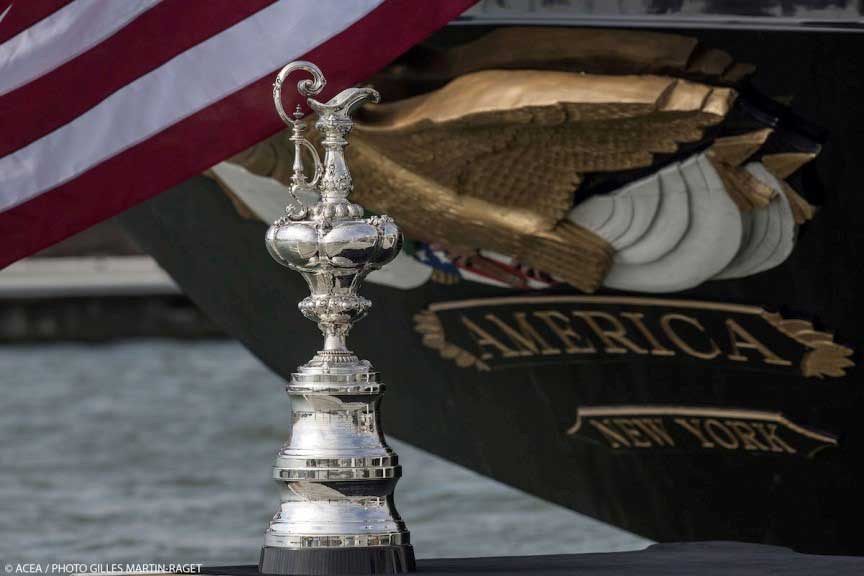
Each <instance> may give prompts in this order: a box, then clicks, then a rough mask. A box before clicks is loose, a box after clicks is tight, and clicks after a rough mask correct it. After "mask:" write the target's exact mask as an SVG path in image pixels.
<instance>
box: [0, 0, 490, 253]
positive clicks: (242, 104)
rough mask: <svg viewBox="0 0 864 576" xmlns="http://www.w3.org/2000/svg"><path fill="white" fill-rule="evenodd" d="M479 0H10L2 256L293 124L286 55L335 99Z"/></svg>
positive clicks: (5, 30)
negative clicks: (285, 115) (310, 65)
mask: <svg viewBox="0 0 864 576" xmlns="http://www.w3.org/2000/svg"><path fill="white" fill-rule="evenodd" d="M475 1H476V0H440V1H437V0H436V1H428V0H242V1H240V0H199V1H194V0H161V1H160V0H0V268H2V267H4V266H6V265H8V264H10V263H12V262H14V261H15V260H18V259H20V258H23V257H24V256H27V255H29V254H32V253H34V252H36V251H38V250H40V249H42V248H44V247H46V246H49V245H50V244H53V243H55V242H58V241H60V240H62V239H63V238H65V237H67V236H70V235H72V234H74V233H76V232H79V231H81V230H83V229H85V228H87V227H88V226H90V225H92V224H95V223H97V222H99V221H101V220H104V219H106V218H109V217H111V216H113V215H115V214H117V213H119V212H121V211H123V210H125V209H126V208H128V207H130V206H133V205H134V204H137V203H139V202H141V201H143V200H146V199H147V198H150V197H152V196H154V195H155V194H158V193H159V192H161V191H163V190H165V189H167V188H169V187H171V186H173V185H175V184H178V183H180V182H182V181H183V180H185V179H187V178H189V177H191V176H193V175H195V174H198V173H200V172H202V171H203V170H205V169H207V168H208V167H210V166H212V165H213V164H216V163H217V162H219V161H221V160H223V159H225V158H227V157H228V156H231V155H232V154H235V153H237V152H239V151H241V150H243V149H245V148H247V147H248V146H250V145H252V144H254V143H255V142H258V141H260V140H261V139H263V138H266V137H267V136H270V135H272V134H274V133H275V132H276V131H278V130H279V129H281V128H283V127H284V125H283V124H282V123H281V120H279V118H278V116H277V115H276V112H275V109H274V107H273V103H272V83H273V80H274V78H275V75H276V73H277V72H278V71H279V70H280V69H281V68H282V67H283V66H284V65H285V64H287V63H288V62H290V61H292V60H300V59H302V60H309V61H312V62H314V63H315V64H317V65H318V66H319V67H320V68H321V70H322V71H323V72H324V74H325V76H326V77H327V88H326V89H325V91H324V93H322V94H321V95H320V96H319V98H322V99H326V98H329V97H330V96H332V95H333V94H335V93H336V92H338V91H339V90H342V89H344V88H346V87H348V86H351V85H353V84H355V83H357V82H360V81H362V80H364V79H366V78H368V77H369V76H370V75H371V74H373V73H374V72H375V71H377V70H378V69H380V68H382V67H383V66H385V65H386V64H388V63H389V62H390V61H392V60H393V59H394V58H396V57H397V56H398V55H399V54H401V53H402V52H404V51H405V50H407V49H408V48H410V47H411V46H413V45H414V44H416V43H418V42H419V41H420V40H422V39H423V38H425V37H426V36H428V35H429V34H431V33H432V32H434V31H435V30H436V29H438V28H440V27H441V26H443V25H445V24H446V23H447V22H448V21H450V20H451V19H453V18H454V17H456V16H457V15H459V14H460V13H461V12H463V11H464V10H466V9H467V8H468V7H470V6H471V5H472V4H473V3H474V2H475ZM4 4H7V5H6V6H4ZM299 79H300V77H299V75H298V80H299ZM289 80H290V79H289ZM284 98H285V108H286V109H288V110H290V109H291V108H293V106H294V103H300V102H301V98H300V96H299V95H296V94H295V93H294V91H291V90H288V91H285V92H284ZM292 98H293V99H294V102H291V99H292Z"/></svg>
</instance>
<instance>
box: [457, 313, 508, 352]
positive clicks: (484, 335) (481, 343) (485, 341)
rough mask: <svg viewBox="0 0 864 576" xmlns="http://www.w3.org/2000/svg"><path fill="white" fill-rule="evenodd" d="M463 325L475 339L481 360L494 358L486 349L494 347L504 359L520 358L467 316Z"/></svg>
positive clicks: (463, 317)
mask: <svg viewBox="0 0 864 576" xmlns="http://www.w3.org/2000/svg"><path fill="white" fill-rule="evenodd" d="M462 324H464V325H465V327H466V328H468V331H469V332H470V333H471V336H472V337H473V338H474V341H475V342H476V343H477V347H478V348H480V358H482V359H484V360H488V359H489V358H492V353H491V352H487V351H486V350H485V349H484V347H489V346H491V347H493V348H495V349H497V350H498V351H499V352H500V353H501V356H503V357H504V358H512V357H514V356H519V355H520V354H519V353H518V352H516V351H515V350H511V349H510V348H508V347H507V346H506V345H504V343H502V342H501V341H499V340H498V339H496V338H495V337H494V336H492V335H491V334H489V333H488V332H486V331H485V330H483V329H482V328H480V327H479V326H478V325H477V324H475V323H474V322H473V321H471V320H469V319H468V318H466V317H465V316H462Z"/></svg>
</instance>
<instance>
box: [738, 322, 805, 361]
mask: <svg viewBox="0 0 864 576" xmlns="http://www.w3.org/2000/svg"><path fill="white" fill-rule="evenodd" d="M726 328H727V330H728V332H729V344H730V346H731V348H732V351H731V354H729V359H730V360H734V361H736V362H746V361H747V360H749V358H747V356H744V355H742V354H741V350H740V349H741V348H749V349H751V350H756V351H757V352H759V353H760V354H761V355H762V360H763V361H764V362H765V363H766V364H776V365H778V366H791V365H792V363H791V362H789V361H788V360H784V359H783V358H780V357H779V356H777V355H776V354H775V353H774V352H772V351H771V350H769V349H768V347H767V346H765V345H764V344H762V342H760V341H759V340H757V339H756V338H755V337H754V336H753V335H752V334H750V333H749V332H747V330H745V329H744V328H743V327H742V326H741V325H740V324H738V323H737V322H735V320H732V319H731V318H727V319H726Z"/></svg>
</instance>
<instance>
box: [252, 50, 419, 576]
mask: <svg viewBox="0 0 864 576" xmlns="http://www.w3.org/2000/svg"><path fill="white" fill-rule="evenodd" d="M294 71H304V72H306V73H308V74H310V75H311V76H312V79H311V80H309V79H304V80H301V81H300V82H299V83H298V84H297V89H298V91H299V92H300V93H301V94H302V95H303V96H306V97H307V102H308V104H309V106H310V107H311V108H312V110H313V111H314V112H315V113H316V114H317V121H316V123H315V127H316V128H317V129H318V132H319V134H320V136H321V145H322V146H323V148H324V151H325V153H324V159H323V161H321V160H320V157H319V155H318V152H317V151H316V148H315V146H314V145H313V144H312V143H311V142H310V141H309V140H308V139H307V138H306V137H305V131H306V125H305V123H304V121H303V114H302V112H301V111H300V107H299V106H298V107H297V110H296V111H295V112H294V114H293V117H290V116H289V115H288V114H286V113H285V110H284V109H283V107H282V101H281V91H282V83H283V82H284V81H285V79H286V77H287V76H288V75H289V74H291V73H292V72H294ZM324 84H325V80H324V76H323V74H322V73H321V71H320V70H319V69H318V68H317V67H316V66H315V65H314V64H311V63H309V62H292V63H291V64H288V65H287V66H285V67H284V68H283V69H282V70H281V71H280V72H279V75H278V76H277V78H276V82H275V84H274V86H273V99H274V101H275V103H276V110H277V112H278V113H279V116H280V117H281V118H282V119H283V120H284V121H285V122H286V123H287V124H288V125H289V126H290V127H291V128H292V130H293V132H292V136H291V141H292V142H293V143H294V152H295V154H294V165H293V168H294V170H293V176H292V182H291V186H290V190H291V196H292V198H293V201H294V204H292V205H289V206H288V208H286V215H285V216H283V217H282V218H280V219H279V220H277V221H276V222H274V223H273V225H272V226H271V227H270V228H269V229H268V230H267V237H266V244H267V249H268V251H269V252H270V254H271V256H273V258H274V259H275V260H276V261H277V262H278V263H279V264H282V265H283V266H287V267H288V268H291V269H292V270H296V271H298V272H300V274H301V275H302V276H303V278H304V279H305V280H306V282H307V284H309V290H310V292H311V294H310V295H309V296H308V297H306V298H305V299H304V300H303V301H301V302H300V304H299V308H300V311H301V312H302V313H303V315H304V316H306V317H307V318H309V319H310V320H313V321H315V322H316V323H317V324H318V328H319V329H320V330H321V332H322V333H323V335H324V348H323V349H322V350H320V351H319V352H318V353H317V354H316V355H315V357H314V358H312V360H310V361H309V362H307V363H306V364H304V365H302V366H300V367H299V368H298V369H297V372H296V373H294V374H293V375H292V377H291V380H290V382H289V383H288V384H287V386H286V389H287V392H288V394H289V395H290V396H291V411H292V414H291V436H290V439H289V440H288V441H287V442H286V443H285V444H284V446H283V447H282V449H281V450H280V451H279V454H278V456H277V457H276V463H275V465H274V467H273V476H274V478H275V480H276V482H277V483H278V484H279V489H280V498H281V504H280V506H279V511H278V512H277V513H276V515H275V516H274V517H273V520H272V521H271V522H270V526H269V528H268V529H267V533H266V536H265V543H264V548H263V549H262V551H261V558H260V561H259V571H260V572H261V573H264V574H333V573H354V574H376V573H401V572H410V571H413V570H414V552H413V549H412V547H411V545H410V542H409V533H408V530H407V529H406V528H405V524H404V522H403V521H402V519H401V518H400V517H399V514H398V513H397V512H396V508H395V505H394V503H393V490H394V488H395V486H396V482H397V481H398V479H399V477H400V475H401V467H400V466H399V463H398V458H397V456H396V454H395V453H394V452H393V450H392V449H391V448H390V447H389V446H387V443H386V442H385V440H384V435H383V432H382V430H381V421H380V415H379V405H380V402H381V396H382V394H383V392H384V384H383V383H382V382H381V381H380V380H379V378H378V373H377V372H375V371H374V370H373V368H372V365H371V364H370V363H369V362H368V361H367V360H360V359H359V358H358V357H357V356H356V355H355V354H354V353H353V352H351V351H350V350H349V349H348V348H347V346H346V342H345V341H346V336H347V334H348V331H349V330H350V329H351V326H352V324H353V323H354V322H356V321H357V320H359V319H360V318H362V317H363V316H365V315H366V312H367V311H368V310H369V308H370V306H371V303H370V302H369V300H367V299H366V298H363V297H362V296H360V295H358V293H357V292H358V289H359V287H360V284H361V282H362V281H363V279H364V278H365V276H366V275H367V274H368V273H369V272H371V271H372V270H375V269H377V268H380V267H382V266H384V265H385V264H387V263H388V262H390V261H391V260H393V258H395V257H396V255H397V254H398V253H399V250H400V248H401V245H402V235H401V233H400V232H399V229H398V228H397V227H396V225H395V224H394V223H393V220H392V219H390V218H389V217H387V216H372V217H370V218H363V208H362V207H360V206H358V205H357V204H352V203H351V202H350V201H349V200H348V195H349V194H350V192H351V189H352V183H351V174H350V172H349V171H348V167H347V165H346V163H345V156H344V149H345V146H346V145H347V144H348V142H347V141H346V140H345V138H346V136H347V135H348V133H349V132H350V131H351V127H352V121H351V114H352V112H353V111H354V110H356V109H357V108H358V107H359V106H360V105H362V104H363V103H365V102H378V100H379V95H378V92H376V91H375V90H373V89H371V88H349V89H347V90H344V91H342V92H340V93H339V94H338V95H336V96H335V97H333V98H332V99H331V100H330V101H329V102H327V103H321V102H318V101H316V100H314V99H313V98H311V96H314V95H316V94H318V93H319V92H321V90H322V89H323V88H324ZM304 155H306V156H308V157H311V159H312V161H313V164H314V174H313V175H312V177H311V180H307V176H306V173H305V171H304V164H303V157H304ZM309 191H315V192H317V193H318V194H320V200H319V201H318V202H317V203H316V204H315V205H313V206H304V205H303V204H302V203H301V202H300V200H299V198H298V195H297V193H298V192H309Z"/></svg>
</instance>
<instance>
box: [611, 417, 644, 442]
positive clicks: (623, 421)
mask: <svg viewBox="0 0 864 576" xmlns="http://www.w3.org/2000/svg"><path fill="white" fill-rule="evenodd" d="M613 422H614V423H615V424H617V425H618V428H620V429H621V430H623V431H624V434H626V435H627V438H629V439H630V442H631V443H632V444H633V446H636V447H637V448H650V447H651V442H648V441H647V440H645V435H644V434H642V432H640V431H639V428H637V427H636V425H635V424H634V423H633V421H632V420H629V419H627V418H615V419H614V420H613Z"/></svg>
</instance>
